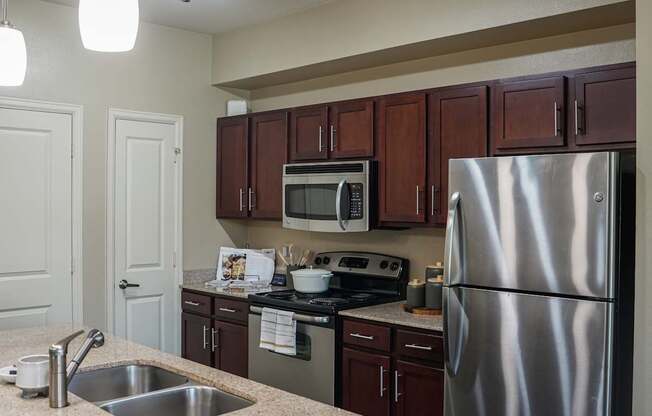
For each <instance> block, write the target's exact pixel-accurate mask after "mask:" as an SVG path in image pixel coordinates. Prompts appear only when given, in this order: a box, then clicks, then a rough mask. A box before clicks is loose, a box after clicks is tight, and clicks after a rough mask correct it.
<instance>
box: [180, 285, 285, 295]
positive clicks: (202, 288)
mask: <svg viewBox="0 0 652 416" xmlns="http://www.w3.org/2000/svg"><path fill="white" fill-rule="evenodd" d="M181 288H182V289H188V290H194V291H196V292H203V293H208V294H209V295H221V296H229V297H232V298H240V299H247V297H248V296H249V295H250V294H253V293H267V292H277V291H279V290H287V287H285V286H269V287H268V288H267V289H262V290H256V291H253V292H252V291H244V290H237V289H228V288H226V289H225V288H221V287H215V286H206V284H205V283H198V282H197V283H194V282H193V283H184V284H182V285H181Z"/></svg>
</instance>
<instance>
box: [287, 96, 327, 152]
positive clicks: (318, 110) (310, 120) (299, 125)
mask: <svg viewBox="0 0 652 416" xmlns="http://www.w3.org/2000/svg"><path fill="white" fill-rule="evenodd" d="M328 134H329V132H328V106H326V105H323V106H315V107H304V108H297V109H295V110H292V112H291V116H290V160H292V161H293V162H296V161H303V160H325V159H328Z"/></svg>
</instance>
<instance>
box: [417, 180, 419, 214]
mask: <svg viewBox="0 0 652 416" xmlns="http://www.w3.org/2000/svg"><path fill="white" fill-rule="evenodd" d="M417 215H419V185H417Z"/></svg>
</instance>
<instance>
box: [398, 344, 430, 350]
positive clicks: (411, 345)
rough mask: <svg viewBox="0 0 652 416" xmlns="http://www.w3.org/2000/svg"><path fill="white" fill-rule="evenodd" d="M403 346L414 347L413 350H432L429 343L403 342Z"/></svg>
mask: <svg viewBox="0 0 652 416" xmlns="http://www.w3.org/2000/svg"><path fill="white" fill-rule="evenodd" d="M405 348H412V349H415V350H424V351H432V347H431V346H430V345H417V344H405Z"/></svg>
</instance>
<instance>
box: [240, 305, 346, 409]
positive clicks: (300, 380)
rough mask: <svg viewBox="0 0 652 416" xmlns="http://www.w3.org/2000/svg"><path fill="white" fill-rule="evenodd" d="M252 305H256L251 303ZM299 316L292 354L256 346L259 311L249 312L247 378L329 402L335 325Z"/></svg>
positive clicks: (332, 389)
mask: <svg viewBox="0 0 652 416" xmlns="http://www.w3.org/2000/svg"><path fill="white" fill-rule="evenodd" d="M252 309H253V310H257V309H259V308H256V307H254V306H252ZM299 319H300V318H299ZM299 319H298V320H297V355H296V356H292V355H284V354H279V353H275V352H272V351H269V350H266V349H262V348H260V347H259V346H258V345H259V344H260V314H259V313H254V312H250V313H249V378H250V379H251V380H254V381H257V382H259V383H263V384H267V385H268V386H273V387H276V388H279V389H282V390H285V391H289V392H290V393H294V394H298V395H299V396H303V397H308V398H310V399H313V400H317V401H320V402H323V403H327V404H330V405H333V404H334V402H335V329H333V328H328V327H323V326H319V325H315V324H310V323H305V322H302V321H301V320H299ZM329 319H332V317H330V318H329Z"/></svg>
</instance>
